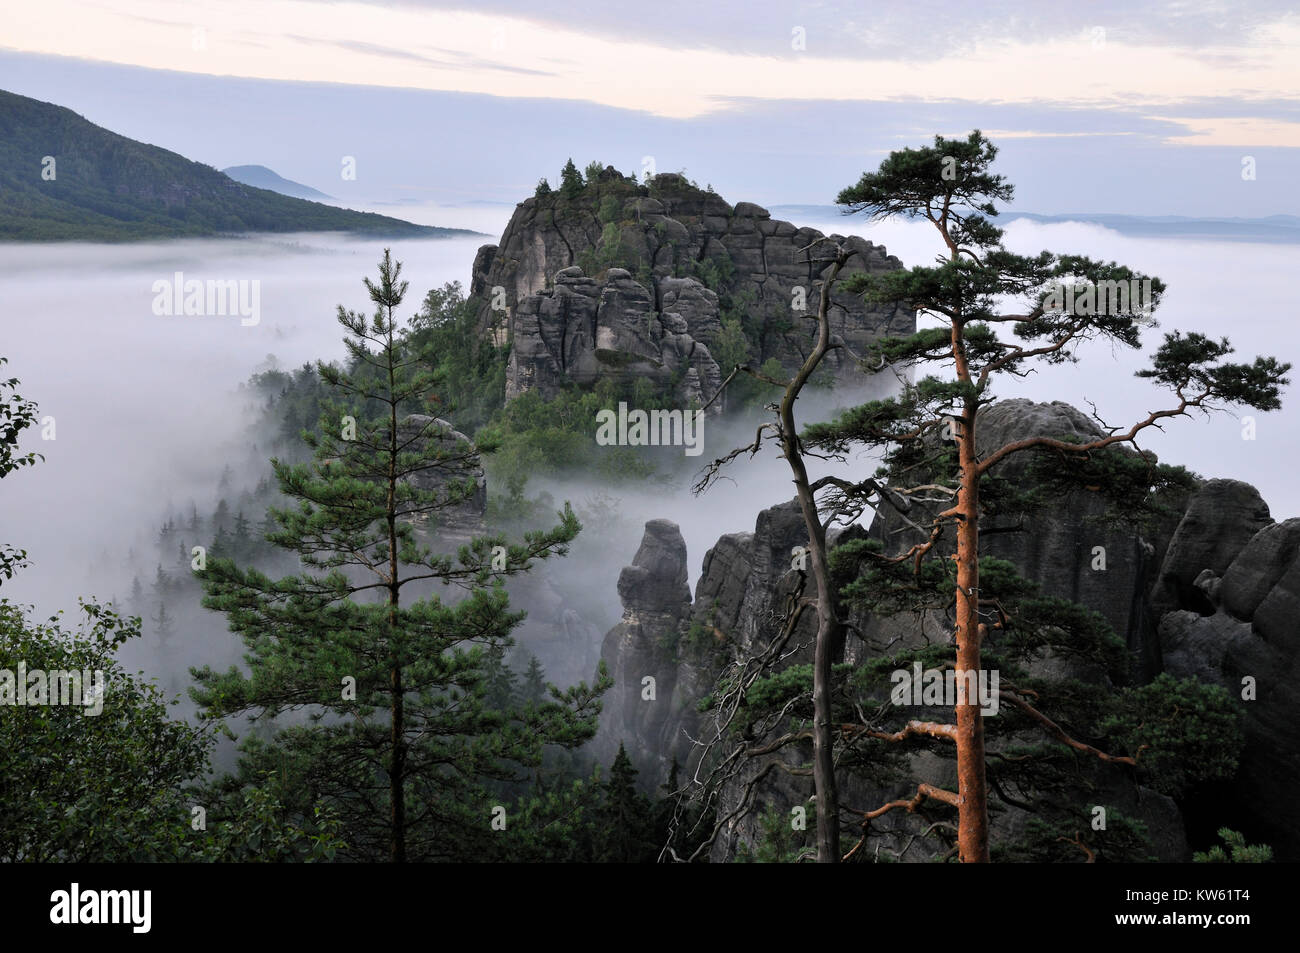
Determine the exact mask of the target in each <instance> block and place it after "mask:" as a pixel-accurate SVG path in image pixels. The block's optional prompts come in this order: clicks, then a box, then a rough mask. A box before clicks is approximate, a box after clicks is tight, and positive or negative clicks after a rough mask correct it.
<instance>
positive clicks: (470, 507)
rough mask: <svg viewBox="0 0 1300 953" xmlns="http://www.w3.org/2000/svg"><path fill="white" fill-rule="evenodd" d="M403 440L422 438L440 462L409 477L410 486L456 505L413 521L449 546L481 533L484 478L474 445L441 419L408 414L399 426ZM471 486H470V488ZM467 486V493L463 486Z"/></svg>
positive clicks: (484, 500)
mask: <svg viewBox="0 0 1300 953" xmlns="http://www.w3.org/2000/svg"><path fill="white" fill-rule="evenodd" d="M398 434H399V435H400V437H401V439H402V440H404V441H405V440H411V439H413V438H415V439H423V440H425V441H428V442H432V443H434V444H436V446H435V447H434V452H435V453H437V454H438V457H439V460H438V462H435V463H434V464H433V465H432V466H430V467H429V468H428V469H425V470H423V471H421V472H420V473H417V474H415V475H414V476H412V477H411V481H410V482H411V485H412V486H414V487H416V488H418V489H421V490H426V491H436V492H438V493H439V494H440V495H441V497H442V498H444V499H450V498H452V497H454V498H456V499H457V500H458V502H455V503H453V504H452V505H450V506H447V507H445V508H443V509H440V510H437V511H435V512H433V513H430V514H426V515H422V516H418V517H416V518H415V520H414V522H415V524H416V525H417V526H420V527H422V528H424V529H426V530H427V531H431V532H434V533H436V534H437V536H438V538H439V539H441V540H443V541H444V542H446V543H447V544H448V545H450V546H452V547H453V548H454V547H455V546H458V545H461V544H463V543H466V542H468V541H469V540H470V539H471V538H473V537H474V536H477V535H482V533H483V516H484V514H485V513H486V512H487V479H486V477H485V476H484V474H483V465H482V463H481V462H480V461H479V455H478V451H477V450H476V449H475V447H474V445H473V442H472V441H471V440H470V439H469V437H467V436H465V435H464V434H463V433H461V432H460V431H459V430H456V429H455V428H454V427H453V426H452V425H451V424H450V423H448V422H447V421H445V420H443V419H442V418H440V417H430V416H427V415H425V414H410V415H409V416H407V417H406V418H404V419H403V420H402V422H401V423H400V424H399V425H398ZM471 484H472V486H470V485H471ZM467 486H469V490H468V492H466V487H467Z"/></svg>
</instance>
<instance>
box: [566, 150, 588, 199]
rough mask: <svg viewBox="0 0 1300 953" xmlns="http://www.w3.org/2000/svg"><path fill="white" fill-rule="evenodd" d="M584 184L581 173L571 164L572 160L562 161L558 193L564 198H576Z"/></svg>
mask: <svg viewBox="0 0 1300 953" xmlns="http://www.w3.org/2000/svg"><path fill="white" fill-rule="evenodd" d="M584 185H585V183H584V182H583V180H582V173H581V172H579V171H578V167H577V166H576V165H574V164H573V160H572V159H570V160H569V161H568V162H566V163H564V168H563V169H561V170H560V194H561V195H563V196H564V197H565V198H569V199H571V198H576V197H577V196H579V195H581V194H582V189H583V186H584Z"/></svg>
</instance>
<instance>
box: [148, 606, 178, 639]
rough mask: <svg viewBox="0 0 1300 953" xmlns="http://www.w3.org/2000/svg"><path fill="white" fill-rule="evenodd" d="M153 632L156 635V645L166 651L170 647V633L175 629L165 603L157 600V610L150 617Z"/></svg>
mask: <svg viewBox="0 0 1300 953" xmlns="http://www.w3.org/2000/svg"><path fill="white" fill-rule="evenodd" d="M152 621H153V625H154V633H155V634H156V635H157V636H158V646H159V647H160V648H161V649H163V651H167V650H168V649H169V648H170V647H171V640H172V635H173V633H174V631H175V629H174V626H173V619H172V617H171V615H169V614H168V612H167V603H165V602H162V601H161V600H160V601H159V602H158V611H157V612H155V613H154V614H153V617H152Z"/></svg>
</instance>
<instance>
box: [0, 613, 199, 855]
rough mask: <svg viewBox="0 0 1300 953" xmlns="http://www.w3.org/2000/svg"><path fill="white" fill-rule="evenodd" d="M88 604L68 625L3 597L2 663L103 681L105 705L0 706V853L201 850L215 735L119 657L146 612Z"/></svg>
mask: <svg viewBox="0 0 1300 953" xmlns="http://www.w3.org/2000/svg"><path fill="white" fill-rule="evenodd" d="M81 613H82V616H83V619H82V621H81V622H80V624H79V625H78V627H77V628H76V629H73V630H68V629H65V628H64V627H63V624H62V623H61V622H60V619H59V616H55V617H54V618H52V619H50V620H49V621H47V622H36V621H34V620H33V619H31V618H30V616H29V614H28V613H27V612H25V611H24V610H23V609H22V608H21V607H19V606H16V605H14V604H13V603H11V602H9V601H8V600H0V669H5V670H8V671H10V672H15V671H16V670H17V669H18V666H19V663H23V664H24V665H25V667H26V669H27V671H28V672H29V673H30V672H32V671H35V670H37V669H40V670H43V671H45V672H47V673H52V672H55V671H58V670H64V671H77V672H83V673H92V672H94V671H96V670H98V671H101V672H103V679H104V682H103V709H102V711H101V712H100V713H99V714H97V715H96V714H91V713H86V712H87V710H86V709H85V708H83V707H82V706H81V705H78V704H74V705H61V704H60V705H53V704H46V705H31V706H13V705H5V706H3V708H0V817H3V818H4V823H3V824H0V861H3V862H8V863H15V862H19V861H28V862H38V863H40V862H53V861H70V862H77V863H95V862H127V861H152V860H160V859H161V860H166V859H196V858H195V854H194V852H195V850H196V849H197V848H196V847H195V840H194V839H192V838H191V836H190V834H191V832H190V817H191V813H190V805H191V802H190V801H189V800H188V798H187V797H186V786H187V785H188V783H189V781H190V780H191V779H192V778H194V777H196V776H199V775H201V774H202V773H203V772H204V771H205V770H206V769H207V764H208V754H209V751H210V750H211V748H212V745H213V743H214V736H213V734H212V732H211V731H210V730H208V729H206V728H203V727H195V726H192V725H190V724H187V723H186V722H185V721H183V720H179V719H178V720H173V719H171V718H170V717H168V711H167V701H166V699H165V698H164V697H163V695H162V693H161V692H159V690H158V689H157V688H156V687H155V686H154V685H152V684H150V683H149V682H147V681H145V680H144V679H143V678H142V677H139V676H137V675H132V674H130V673H128V672H126V671H125V670H124V669H123V668H122V667H121V665H120V663H119V662H118V661H117V658H116V655H117V652H118V650H119V649H120V648H121V646H122V645H123V644H124V643H126V642H127V641H128V640H129V639H133V638H138V637H139V635H140V619H139V617H130V618H128V617H123V616H121V615H119V614H118V612H117V611H116V610H115V609H114V608H113V606H112V605H111V604H110V605H100V604H99V603H96V602H86V601H83V602H82V603H81ZM60 615H61V613H60ZM92 678H93V676H92ZM82 686H83V692H84V691H89V690H91V689H92V688H93V681H92V682H90V683H87V682H84V681H83V683H82ZM73 700H74V701H77V700H79V699H73ZM92 710H93V709H92Z"/></svg>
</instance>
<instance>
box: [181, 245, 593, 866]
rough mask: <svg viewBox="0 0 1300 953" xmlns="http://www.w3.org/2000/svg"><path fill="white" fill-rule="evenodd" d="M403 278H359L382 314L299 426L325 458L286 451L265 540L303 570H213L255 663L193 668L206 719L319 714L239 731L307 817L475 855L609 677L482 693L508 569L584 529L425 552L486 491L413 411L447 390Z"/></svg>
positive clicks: (398, 854) (566, 518)
mask: <svg viewBox="0 0 1300 953" xmlns="http://www.w3.org/2000/svg"><path fill="white" fill-rule="evenodd" d="M400 273H401V265H400V263H396V262H394V261H393V260H392V258H391V256H390V254H389V252H388V251H385V253H384V258H383V260H382V261H381V263H380V265H379V276H378V281H376V282H372V281H370V280H369V279H367V280H366V281H365V285H366V289H367V291H368V292H369V296H370V299H371V301H372V302H373V304H374V307H375V310H374V313H373V315H372V316H371V317H370V318H369V319H367V317H366V316H365V315H364V314H361V313H357V312H352V311H348V310H346V309H344V308H343V307H341V306H340V308H339V310H338V321H339V323H340V325H342V327H343V328H344V330H345V331H346V333H347V336H346V337H345V339H344V341H345V344H346V347H347V350H348V353H349V355H350V358H351V361H350V364H349V365H348V366H347V367H338V366H332V365H327V364H324V363H322V364H319V365H318V367H317V370H318V373H319V375H320V377H321V379H322V381H324V383H325V384H326V385H328V388H329V389H330V390H331V391H332V392H333V393H334V395H335V396H334V397H330V398H327V399H325V400H324V401H323V402H322V407H323V412H322V417H321V420H320V424H319V426H318V429H317V430H316V431H315V432H312V433H305V434H304V435H303V436H304V438H305V439H306V440H307V442H308V445H309V446H310V447H311V448H312V449H313V451H314V454H315V456H314V460H313V461H312V462H310V463H304V464H295V465H290V464H287V463H284V462H282V461H280V460H278V459H276V460H272V467H273V470H274V473H275V477H276V480H277V482H278V484H279V487H280V490H281V492H282V493H283V494H284V495H285V496H286V497H288V498H290V499H291V500H292V501H294V502H295V505H293V506H290V507H287V508H284V509H279V508H272V509H271V511H270V512H271V516H272V517H273V519H274V521H275V524H276V525H275V529H274V530H273V531H272V532H271V533H270V534H268V540H269V541H270V542H272V543H274V544H275V545H277V546H279V547H282V548H283V549H285V550H288V551H289V552H292V553H295V554H297V556H298V558H299V560H300V564H301V571H299V572H298V573H296V574H294V575H290V576H287V577H285V578H282V579H279V580H273V579H270V578H268V577H267V576H266V575H264V574H262V573H260V572H259V571H257V570H256V569H251V568H247V569H245V568H240V567H238V566H236V565H235V563H234V562H233V561H231V560H229V559H216V560H211V561H209V563H208V568H207V570H206V571H204V572H201V573H199V575H200V577H201V580H202V584H203V586H204V589H205V593H206V595H205V597H204V600H203V604H204V605H205V606H206V607H208V608H212V609H217V610H220V611H222V612H224V613H226V614H227V616H228V618H229V622H230V626H231V628H232V630H234V631H236V632H238V633H239V634H240V635H241V636H242V637H243V639H244V642H245V644H246V645H247V646H248V650H249V652H248V654H247V655H246V656H245V658H246V661H247V663H248V666H249V669H250V671H249V672H248V673H244V672H240V671H238V670H236V669H233V668H232V669H231V670H230V671H228V672H226V673H224V674H219V673H217V672H214V671H212V670H211V669H206V668H205V669H202V670H198V671H196V672H195V676H196V679H197V682H198V686H197V688H196V689H195V690H194V692H193V695H194V698H195V700H196V701H197V702H198V703H199V704H200V705H201V706H202V708H203V710H204V711H205V712H206V713H207V714H209V715H212V716H221V715H231V714H235V713H255V714H259V715H278V714H280V713H282V712H285V711H289V710H291V709H298V708H306V709H307V710H308V711H309V712H310V714H311V716H312V717H311V723H310V724H307V725H297V726H294V727H291V728H286V729H284V730H282V731H280V732H279V733H278V734H277V735H276V736H275V738H274V740H273V742H271V743H269V744H266V743H261V742H258V741H257V740H256V739H248V740H247V741H246V742H245V749H244V750H245V756H244V760H243V764H242V765H241V777H240V779H239V780H241V781H248V782H255V780H256V779H257V778H259V777H262V776H264V774H263V772H264V771H265V770H266V769H267V768H274V767H277V766H280V765H283V766H284V767H283V770H282V772H281V778H282V779H283V781H282V782H281V783H283V784H284V785H285V787H286V790H285V791H284V792H283V793H284V795H285V797H286V798H287V799H288V800H289V801H291V802H292V803H293V804H295V805H296V806H297V809H298V810H300V811H306V810H307V809H308V808H309V806H310V805H311V804H312V803H313V802H314V801H315V800H316V799H317V798H318V797H319V798H324V799H325V800H326V801H327V802H328V803H329V804H330V805H332V806H334V807H336V808H337V809H338V810H339V812H340V816H341V818H342V820H343V824H344V829H345V832H346V839H347V841H348V843H349V844H350V845H351V846H352V848H353V850H354V852H355V853H356V854H357V855H358V856H375V855H378V854H386V855H387V856H388V857H389V858H391V859H392V860H393V861H395V862H399V861H404V860H407V859H408V858H409V859H420V860H436V859H469V858H472V857H474V856H476V851H478V850H479V847H476V844H477V845H479V846H480V847H481V845H482V844H483V843H484V839H485V838H489V837H491V836H492V829H491V825H492V822H493V820H494V814H495V812H494V810H493V808H494V800H493V798H492V796H491V794H490V787H491V785H492V784H495V783H498V782H508V781H513V780H517V778H518V777H519V775H520V770H521V768H522V767H525V766H526V767H534V766H536V765H537V764H538V763H539V762H540V759H541V753H542V749H543V747H544V746H545V745H547V744H556V745H561V746H566V747H575V746H577V745H579V744H581V743H582V742H584V741H586V740H587V739H588V738H590V737H591V736H592V735H593V734H594V732H595V718H596V714H597V713H598V711H599V700H598V699H599V695H600V694H601V693H602V692H603V691H604V690H605V688H607V687H608V684H609V680H608V677H607V676H606V675H605V673H604V670H603V667H602V668H601V669H600V670H599V672H598V677H597V681H596V684H594V685H593V686H592V687H588V686H587V685H586V684H585V683H582V684H579V685H577V686H575V687H571V688H569V689H567V690H566V691H563V692H561V691H560V690H559V689H554V688H553V689H551V692H550V694H551V697H550V699H549V700H547V701H544V702H541V703H538V704H533V705H528V706H526V707H523V708H521V709H515V710H513V711H502V710H499V709H496V708H493V707H492V706H491V705H489V704H488V703H487V699H486V697H485V696H486V694H487V690H488V689H487V678H486V674H487V672H486V666H487V661H488V657H489V654H490V653H493V652H501V651H504V650H505V648H506V647H508V646H509V644H510V642H511V640H510V631H511V629H512V628H513V627H514V626H515V625H516V624H518V622H519V621H520V619H521V618H522V613H519V612H513V611H511V610H510V607H509V601H508V598H507V596H506V594H505V591H504V587H503V583H502V577H503V576H505V575H509V574H513V573H516V572H521V571H524V570H526V569H528V568H529V566H530V565H531V563H532V561H533V560H534V559H539V558H547V557H550V556H552V555H562V554H564V553H565V552H567V545H568V543H569V542H570V541H571V540H572V539H573V538H574V536H575V535H576V533H577V532H578V530H579V524H578V522H577V519H576V518H575V516H574V515H573V512H572V510H571V509H570V508H569V506H568V505H567V504H566V506H565V509H564V511H563V512H562V513H561V514H560V522H559V523H558V525H556V526H555V527H553V528H551V529H549V530H545V531H534V532H530V533H527V534H525V536H524V538H523V541H522V542H521V543H516V544H511V543H510V541H508V540H506V539H505V538H504V537H501V536H482V537H478V538H475V539H473V540H472V541H471V542H469V543H468V544H466V545H463V546H461V547H460V548H459V550H458V552H457V553H456V554H455V555H454V556H453V555H450V554H446V553H439V552H436V551H434V549H432V548H431V547H430V545H429V542H428V539H429V537H428V536H426V533H431V532H433V531H434V530H436V526H437V524H438V520H439V518H440V516H444V515H445V514H447V513H448V512H449V511H453V510H455V509H456V508H458V507H462V506H464V505H465V504H466V503H467V502H468V501H469V500H471V498H472V497H473V496H474V494H475V493H476V492H477V487H476V484H475V477H474V468H475V467H476V466H477V459H478V449H477V448H475V447H474V446H472V445H470V444H467V443H466V442H465V441H462V440H457V439H453V438H450V437H449V434H448V429H447V428H446V426H445V425H444V424H443V422H441V421H439V420H437V419H435V418H431V417H424V416H419V415H409V414H408V413H407V408H409V407H412V406H420V403H419V402H420V401H423V400H424V399H425V397H426V396H427V395H428V394H429V393H430V392H431V391H432V390H435V389H436V388H437V387H438V383H439V382H438V381H437V379H436V378H435V377H434V375H433V374H432V373H431V372H430V371H429V370H428V368H429V367H430V366H431V364H432V363H433V362H432V361H431V358H430V356H429V355H425V354H420V353H414V352H413V351H412V349H411V348H410V347H408V346H407V345H408V334H407V329H404V328H399V326H398V323H397V318H396V315H395V312H396V310H397V308H398V307H399V306H400V304H401V303H402V299H403V297H404V295H405V293H406V287H407V285H406V282H404V281H401V280H400ZM435 584H442V585H443V586H451V587H453V588H452V590H451V591H452V596H450V597H443V596H441V595H439V594H438V593H437V592H435V591H434V590H435ZM507 824H508V819H507Z"/></svg>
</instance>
